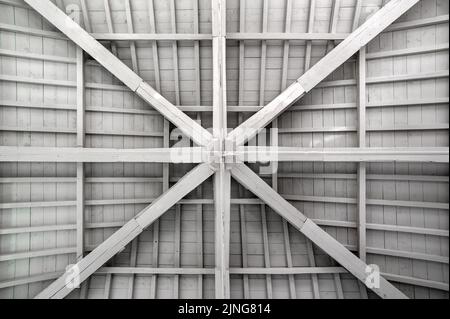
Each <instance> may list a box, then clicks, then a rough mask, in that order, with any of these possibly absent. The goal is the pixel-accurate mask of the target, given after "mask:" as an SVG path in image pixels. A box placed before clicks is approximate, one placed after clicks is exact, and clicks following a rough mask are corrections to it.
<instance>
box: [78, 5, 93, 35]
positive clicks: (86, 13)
mask: <svg viewBox="0 0 450 319" xmlns="http://www.w3.org/2000/svg"><path fill="white" fill-rule="evenodd" d="M80 4H81V12H82V13H83V21H84V29H85V30H86V31H87V32H88V33H91V32H92V26H91V19H90V18H89V10H88V8H87V4H86V0H80Z"/></svg>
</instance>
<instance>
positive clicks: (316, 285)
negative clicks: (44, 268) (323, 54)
mask: <svg viewBox="0 0 450 319" xmlns="http://www.w3.org/2000/svg"><path fill="white" fill-rule="evenodd" d="M315 14H316V1H315V0H311V1H310V3H309V16H308V33H312V32H313V31H314V20H315ZM311 52H312V41H307V42H306V52H305V72H306V71H308V70H309V68H310V67H311ZM305 240H306V252H307V254H308V262H309V266H310V267H315V266H316V260H315V258H314V249H313V245H312V243H311V241H310V240H309V239H308V238H305ZM311 283H312V291H313V296H314V298H315V299H320V292H319V277H318V276H317V274H311Z"/></svg>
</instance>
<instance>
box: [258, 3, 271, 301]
mask: <svg viewBox="0 0 450 319" xmlns="http://www.w3.org/2000/svg"><path fill="white" fill-rule="evenodd" d="M268 6H269V1H268V0H263V8H262V10H263V11H262V16H263V20H262V33H266V32H267V19H268V14H269V8H268ZM266 58H267V43H266V40H262V41H261V64H260V72H259V73H260V86H259V105H264V104H265V93H266ZM260 210H261V227H262V235H263V247H264V266H265V267H267V268H270V256H269V242H268V241H269V239H268V235H267V218H266V206H265V205H264V204H262V205H260ZM266 291H267V297H268V298H269V299H272V277H271V276H270V275H269V274H268V275H266Z"/></svg>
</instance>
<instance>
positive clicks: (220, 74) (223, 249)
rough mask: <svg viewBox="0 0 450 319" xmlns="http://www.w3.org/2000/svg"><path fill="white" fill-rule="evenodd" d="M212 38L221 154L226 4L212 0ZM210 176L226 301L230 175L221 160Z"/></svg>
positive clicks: (219, 279) (220, 293) (220, 290)
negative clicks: (211, 176)
mask: <svg viewBox="0 0 450 319" xmlns="http://www.w3.org/2000/svg"><path fill="white" fill-rule="evenodd" d="M212 36H213V40H212V41H213V137H214V139H215V144H216V145H215V146H214V150H215V151H218V152H220V153H222V152H223V151H224V146H225V145H224V139H225V137H226V133H227V132H226V131H227V91H226V39H225V36H226V2H225V0H213V1H212ZM217 164H218V165H217V171H216V174H215V176H214V202H215V209H216V220H215V235H216V237H215V245H216V247H215V248H216V269H215V288H216V298H219V299H227V298H230V271H229V250H230V193H231V175H230V172H229V170H228V169H227V168H226V167H225V162H224V161H223V158H222V159H220V162H219V163H217Z"/></svg>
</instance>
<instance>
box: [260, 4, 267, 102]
mask: <svg viewBox="0 0 450 319" xmlns="http://www.w3.org/2000/svg"><path fill="white" fill-rule="evenodd" d="M268 5H269V3H268V0H263V11H262V16H263V20H262V33H266V32H267V17H268V14H269V10H268ZM266 57H267V43H266V40H262V41H261V64H260V70H259V78H260V82H259V105H264V103H265V98H264V95H265V91H266V90H265V88H266Z"/></svg>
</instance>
